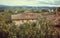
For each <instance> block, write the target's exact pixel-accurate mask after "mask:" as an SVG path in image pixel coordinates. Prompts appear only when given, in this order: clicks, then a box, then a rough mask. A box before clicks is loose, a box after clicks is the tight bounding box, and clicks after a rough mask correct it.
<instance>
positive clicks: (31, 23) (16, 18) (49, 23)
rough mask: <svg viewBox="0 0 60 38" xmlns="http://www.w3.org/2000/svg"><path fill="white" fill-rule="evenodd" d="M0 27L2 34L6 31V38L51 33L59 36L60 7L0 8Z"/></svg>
mask: <svg viewBox="0 0 60 38" xmlns="http://www.w3.org/2000/svg"><path fill="white" fill-rule="evenodd" d="M0 29H1V30H0V34H2V35H4V34H3V33H5V35H4V37H6V38H7V37H9V38H10V37H11V38H13V37H15V38H20V37H21V38H23V37H26V38H30V37H33V38H35V37H36V38H40V37H41V38H44V37H46V36H49V35H52V37H54V38H55V37H58V36H59V35H60V30H59V29H60V7H44V8H43V7H18V8H17V7H14V8H13V7H12V8H11V7H9V8H8V7H5V8H0ZM57 34H58V35H57ZM41 35H42V36H41ZM55 35H56V36H55ZM0 37H3V36H0ZM47 38H48V37H47ZM49 38H51V36H50V37H49Z"/></svg>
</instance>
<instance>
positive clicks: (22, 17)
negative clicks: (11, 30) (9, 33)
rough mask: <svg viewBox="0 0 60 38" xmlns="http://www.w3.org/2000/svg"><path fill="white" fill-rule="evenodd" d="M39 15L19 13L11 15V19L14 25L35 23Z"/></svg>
mask: <svg viewBox="0 0 60 38" xmlns="http://www.w3.org/2000/svg"><path fill="white" fill-rule="evenodd" d="M39 15H40V14H39V13H20V14H14V15H11V19H12V22H13V23H15V25H20V24H23V23H25V22H28V23H29V22H36V20H37V18H38V16H39Z"/></svg>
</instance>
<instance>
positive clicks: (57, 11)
mask: <svg viewBox="0 0 60 38" xmlns="http://www.w3.org/2000/svg"><path fill="white" fill-rule="evenodd" d="M56 14H57V15H60V7H58V8H56Z"/></svg>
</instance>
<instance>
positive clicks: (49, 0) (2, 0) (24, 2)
mask: <svg viewBox="0 0 60 38" xmlns="http://www.w3.org/2000/svg"><path fill="white" fill-rule="evenodd" d="M2 4H3V5H11V6H46V5H47V6H49V5H52V6H56V5H60V0H0V5H2Z"/></svg>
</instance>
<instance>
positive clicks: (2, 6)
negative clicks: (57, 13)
mask: <svg viewBox="0 0 60 38" xmlns="http://www.w3.org/2000/svg"><path fill="white" fill-rule="evenodd" d="M0 8H46V9H47V8H49V9H54V8H56V7H49V6H8V5H0Z"/></svg>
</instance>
